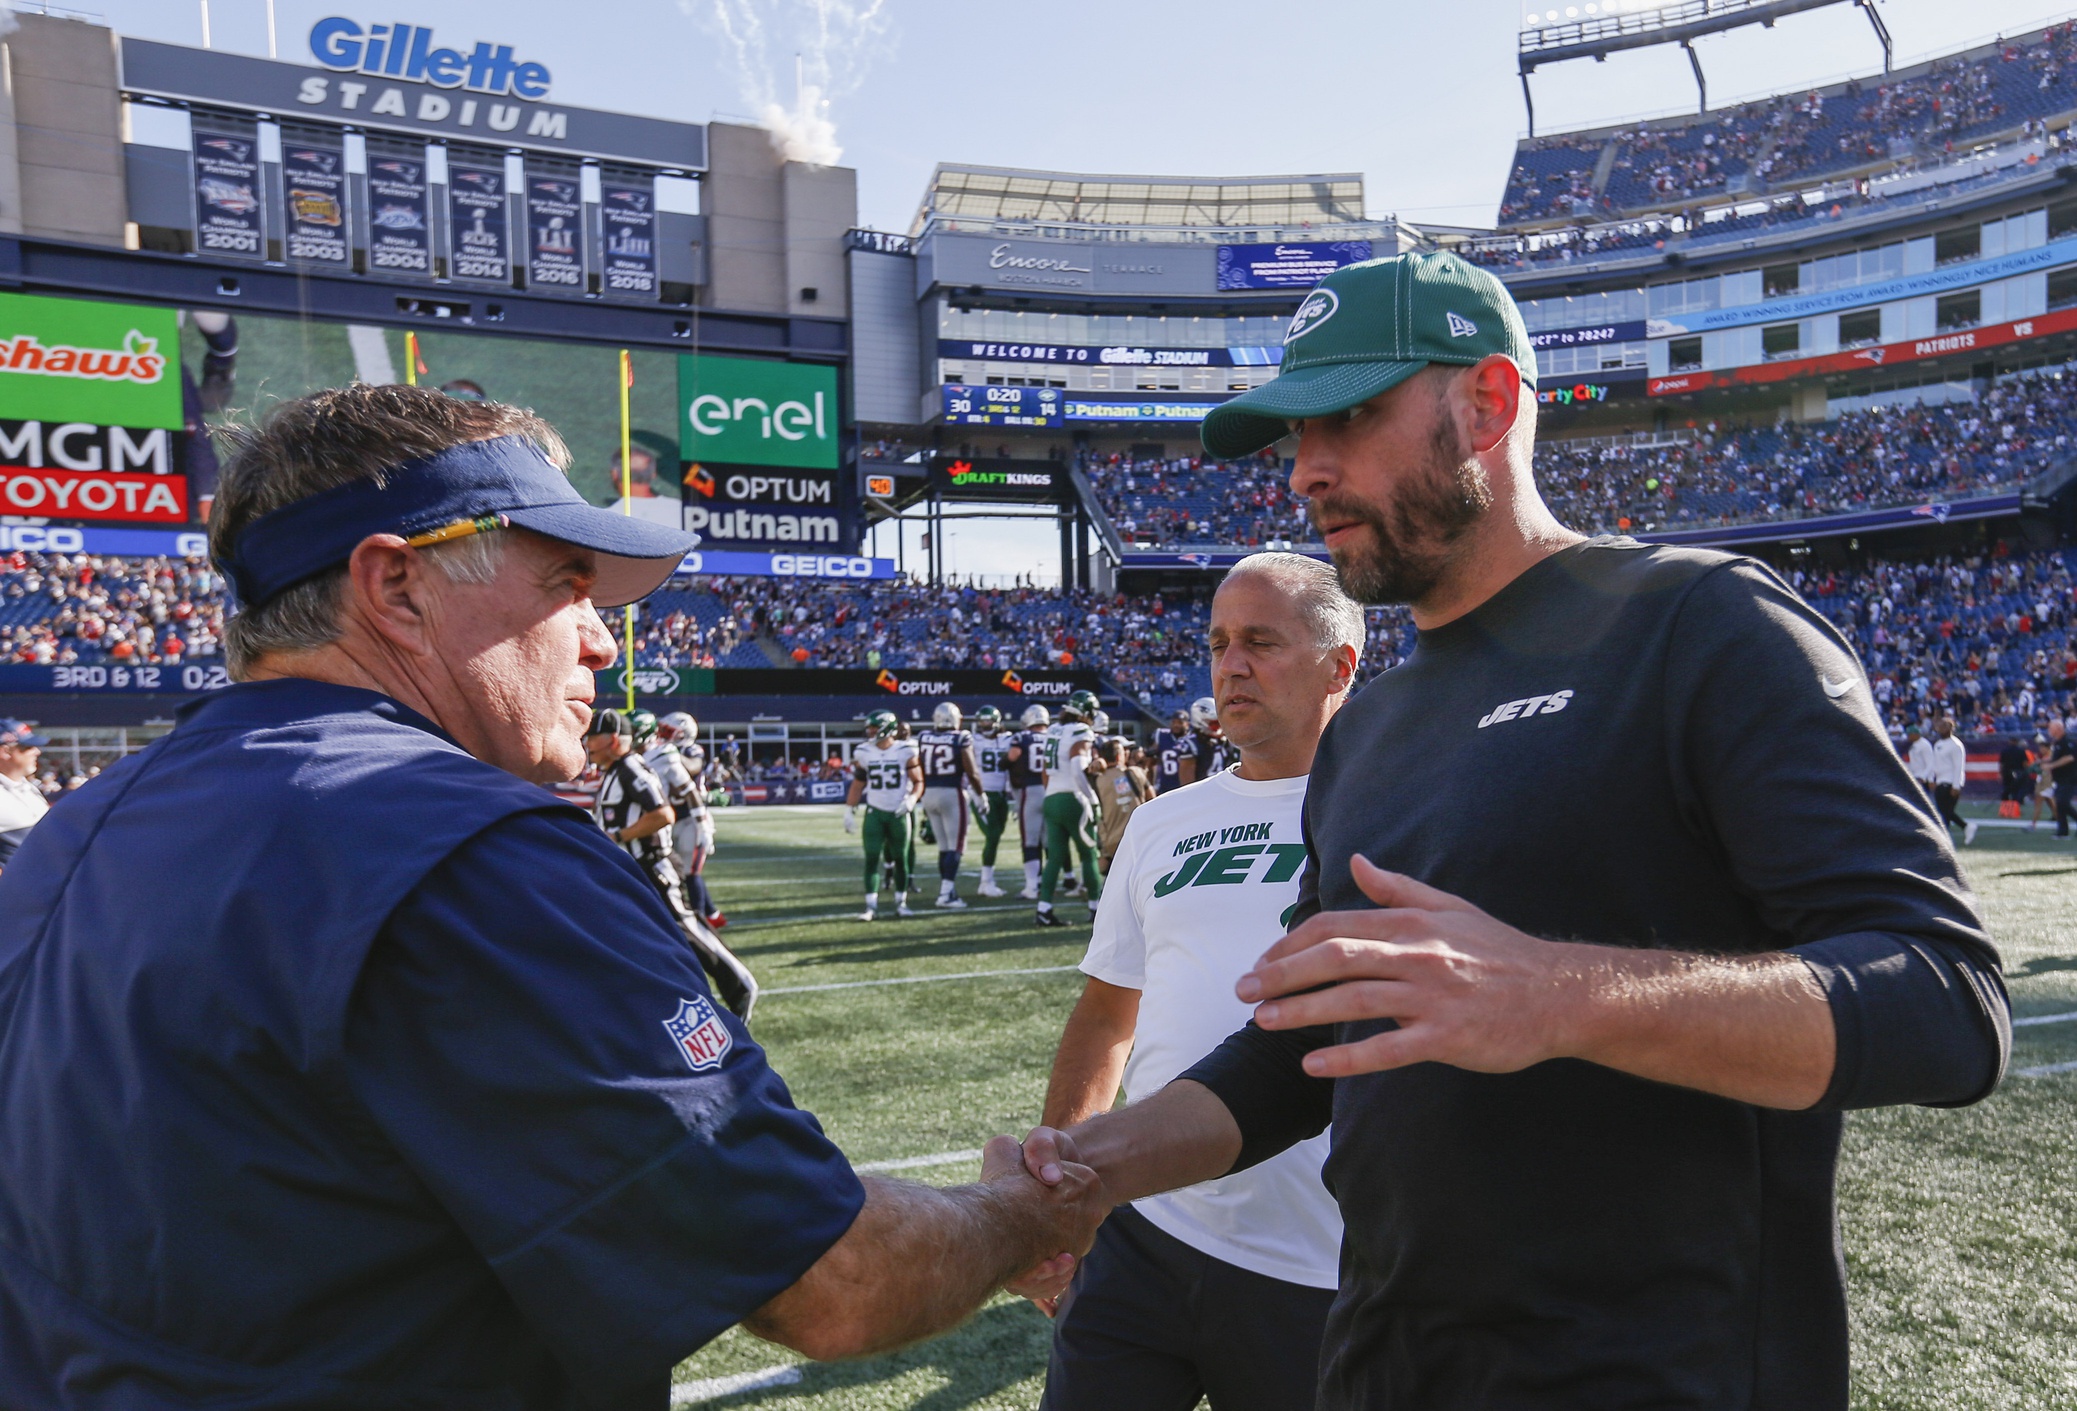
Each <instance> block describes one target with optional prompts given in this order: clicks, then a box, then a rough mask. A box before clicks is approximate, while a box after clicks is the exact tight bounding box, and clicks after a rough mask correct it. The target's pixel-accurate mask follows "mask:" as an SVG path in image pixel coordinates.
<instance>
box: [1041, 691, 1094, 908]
mask: <svg viewBox="0 0 2077 1411" xmlns="http://www.w3.org/2000/svg"><path fill="white" fill-rule="evenodd" d="M1099 713H1100V712H1099V711H1098V709H1097V701H1096V693H1095V692H1093V691H1076V692H1075V693H1074V694H1073V695H1071V696H1069V697H1068V698H1067V703H1066V704H1065V705H1063V706H1061V707H1060V719H1059V720H1058V721H1056V722H1055V723H1054V724H1052V725H1051V726H1048V727H1047V729H1046V733H1045V734H1044V735H1043V736H1042V737H1040V742H1039V759H1038V763H1039V767H1040V768H1041V769H1043V770H1044V771H1045V775H1046V800H1045V803H1044V804H1043V805H1042V807H1043V809H1044V811H1045V819H1046V862H1045V867H1044V870H1043V871H1042V872H1041V873H1040V874H1039V903H1038V917H1037V920H1038V924H1039V925H1041V926H1065V925H1066V924H1067V923H1066V922H1065V921H1062V920H1061V919H1060V917H1059V916H1058V915H1056V914H1055V913H1054V911H1053V893H1054V890H1055V889H1056V888H1057V887H1058V886H1059V883H1060V870H1061V868H1062V867H1063V866H1072V865H1073V860H1072V858H1071V857H1070V856H1069V851H1070V849H1072V850H1073V851H1074V852H1077V853H1079V854H1080V855H1081V860H1082V876H1083V877H1084V878H1085V879H1087V890H1088V897H1089V914H1090V915H1091V916H1094V915H1095V914H1096V902H1097V898H1098V897H1099V896H1101V895H1102V893H1103V880H1102V876H1101V874H1100V873H1098V872H1097V870H1096V790H1095V787H1094V786H1093V785H1091V784H1090V782H1089V766H1090V763H1091V759H1090V755H1091V752H1092V751H1093V750H1094V748H1095V739H1096V734H1095V731H1094V730H1092V729H1091V728H1090V722H1091V721H1093V720H1094V719H1095V718H1096V717H1097V715H1098V714H1099Z"/></svg>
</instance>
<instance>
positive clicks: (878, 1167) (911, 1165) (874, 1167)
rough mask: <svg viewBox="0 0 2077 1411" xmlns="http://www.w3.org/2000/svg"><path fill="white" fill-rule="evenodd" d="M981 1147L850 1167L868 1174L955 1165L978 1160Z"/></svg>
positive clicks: (866, 1162) (865, 1162) (870, 1162)
mask: <svg viewBox="0 0 2077 1411" xmlns="http://www.w3.org/2000/svg"><path fill="white" fill-rule="evenodd" d="M980 1159H981V1149H980V1148H979V1147H974V1148H973V1149H972V1150H970V1151H941V1152H939V1153H938V1154H937V1155H935V1156H904V1157H901V1158H899V1159H898V1160H894V1161H864V1162H860V1163H859V1164H858V1165H856V1166H853V1167H852V1168H851V1169H852V1170H854V1171H863V1172H865V1173H866V1174H868V1175H871V1174H873V1173H874V1172H877V1171H920V1170H922V1169H923V1168H924V1167H926V1166H957V1165H958V1164H959V1163H960V1162H962V1161H979V1160H980Z"/></svg>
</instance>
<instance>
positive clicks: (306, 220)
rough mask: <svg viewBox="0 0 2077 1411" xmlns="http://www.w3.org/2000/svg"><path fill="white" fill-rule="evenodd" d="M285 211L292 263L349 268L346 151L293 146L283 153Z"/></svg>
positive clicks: (334, 146)
mask: <svg viewBox="0 0 2077 1411" xmlns="http://www.w3.org/2000/svg"><path fill="white" fill-rule="evenodd" d="M281 208H282V210H283V211H284V212H285V213H286V218H287V225H288V229H287V231H286V234H287V237H288V238H287V240H286V241H285V242H284V244H285V246H286V248H287V251H288V258H289V262H290V263H291V264H299V265H309V266H312V267H315V268H318V269H345V268H347V266H348V265H349V263H350V262H351V258H352V257H351V252H350V251H349V250H348V248H347V239H346V152H345V149H343V148H342V147H340V146H339V145H338V144H337V143H327V142H289V143H284V144H283V146H282V149H281Z"/></svg>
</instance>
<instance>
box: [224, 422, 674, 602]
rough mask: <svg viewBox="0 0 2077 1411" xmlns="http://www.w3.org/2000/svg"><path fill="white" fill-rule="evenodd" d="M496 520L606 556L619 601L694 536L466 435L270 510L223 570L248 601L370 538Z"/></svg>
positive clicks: (534, 452) (664, 573)
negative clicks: (607, 502) (599, 503)
mask: <svg viewBox="0 0 2077 1411" xmlns="http://www.w3.org/2000/svg"><path fill="white" fill-rule="evenodd" d="M491 516H496V517H499V518H501V519H502V520H503V521H504V522H506V523H510V524H516V525H518V526H520V527H521V528H523V529H531V530H533V531H535V532H536V533H539V534H545V535H547V536H548V537H549V538H551V539H561V540H563V541H565V542H567V543H572V544H577V545H580V546H582V547H584V548H588V549H593V550H596V551H597V552H598V553H600V554H601V555H604V556H607V557H605V558H603V559H602V560H601V562H600V565H599V582H598V584H597V585H596V588H595V590H594V592H593V594H592V600H593V602H594V603H596V604H597V605H598V606H600V607H619V606H621V605H622V604H623V603H630V602H633V601H634V600H635V599H637V598H641V597H646V596H647V595H648V594H649V593H651V592H654V591H655V590H656V588H657V587H659V586H660V585H661V584H662V583H663V581H664V580H665V579H666V578H668V577H670V574H671V570H672V569H673V568H675V567H676V566H677V564H678V561H679V560H680V559H682V558H683V557H684V556H685V554H686V553H687V552H688V551H689V550H690V549H691V548H692V547H693V545H695V544H697V543H698V542H699V538H698V536H697V535H692V534H687V533H685V532H683V531H682V530H673V529H671V528H669V527H667V526H665V525H661V524H656V523H652V522H650V521H647V520H640V519H634V518H632V517H630V516H626V515H622V514H619V513H616V512H614V511H612V510H604V509H598V508H595V507H594V506H592V505H590V504H588V503H586V502H585V499H584V497H583V496H582V495H579V494H578V493H577V491H576V489H575V488H574V487H573V486H572V485H571V484H570V481H569V478H568V477H567V476H565V475H564V474H563V473H562V472H561V471H560V470H557V469H556V468H555V467H554V466H553V465H552V464H550V463H549V461H548V458H547V457H546V456H544V455H542V454H541V451H540V449H539V448H538V447H536V446H535V445H534V444H533V442H531V441H529V440H527V439H526V438H525V437H523V436H500V437H497V438H495V439H493V440H489V441H466V442H463V443H462V444H461V445H459V446H450V447H448V448H447V449H446V450H444V451H439V452H436V453H435V454H433V455H430V456H425V457H422V458H420V459H418V460H412V461H405V462H403V463H402V464H400V465H395V466H390V467H389V468H387V469H386V470H385V471H384V472H383V476H382V481H381V483H380V484H378V483H377V482H376V481H374V480H371V479H366V478H363V479H359V480H351V481H348V482H347V483H346V484H344V485H336V486H334V487H332V488H331V489H329V490H324V491H320V492H319V493H318V494H315V495H311V496H309V497H308V498H306V499H301V500H297V501H295V502H293V503H291V504H287V505H283V506H282V507H281V508H280V509H278V510H273V511H270V512H269V513H267V514H263V515H261V516H260V517H259V518H258V519H255V520H254V521H253V522H252V523H250V524H248V525H246V526H245V528H244V529H242V530H240V531H239V534H238V538H237V541H236V542H235V543H234V544H232V545H231V547H230V550H229V552H228V553H227V554H226V555H225V556H224V557H223V558H221V559H220V560H218V567H220V568H221V569H223V571H224V573H225V574H226V575H228V576H229V578H230V580H231V585H232V587H233V588H235V589H236V590H237V594H238V599H239V602H240V603H241V604H243V605H244V606H246V607H253V606H256V605H258V604H260V603H264V602H266V601H267V600H268V599H269V598H271V597H273V596H274V595H275V594H277V593H279V592H281V591H282V590H283V589H285V588H291V587H294V586H295V585H296V584H298V583H301V582H303V581H304V580H305V579H308V578H314V577H316V576H317V575H318V574H320V573H323V572H325V571H326V570H328V569H333V568H337V567H339V566H340V565H341V564H343V563H345V562H346V561H347V560H348V559H349V558H351V557H352V556H353V551H354V548H355V547H356V546H357V545H358V544H359V543H360V542H361V541H362V540H363V539H365V538H367V537H368V536H369V535H370V534H396V535H399V536H401V537H403V538H407V539H408V538H411V537H412V536H414V535H419V534H426V533H429V532H431V531H434V530H438V529H442V528H445V527H447V526H450V525H454V524H457V523H459V522H462V521H467V520H474V519H481V518H485V517H491Z"/></svg>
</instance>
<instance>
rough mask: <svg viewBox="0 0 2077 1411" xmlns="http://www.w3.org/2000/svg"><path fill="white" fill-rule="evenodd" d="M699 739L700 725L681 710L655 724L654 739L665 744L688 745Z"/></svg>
mask: <svg viewBox="0 0 2077 1411" xmlns="http://www.w3.org/2000/svg"><path fill="white" fill-rule="evenodd" d="M699 737H700V723H699V722H698V721H697V720H694V719H693V718H692V717H691V716H690V715H687V714H686V713H685V712H684V711H682V710H674V711H672V712H671V713H670V714H669V715H666V716H664V717H662V718H661V719H659V720H658V721H657V722H656V738H657V739H659V740H662V741H664V742H665V743H666V744H672V745H679V744H686V745H689V744H691V743H692V742H693V741H695V740H697V739H698V738H699Z"/></svg>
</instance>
